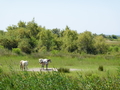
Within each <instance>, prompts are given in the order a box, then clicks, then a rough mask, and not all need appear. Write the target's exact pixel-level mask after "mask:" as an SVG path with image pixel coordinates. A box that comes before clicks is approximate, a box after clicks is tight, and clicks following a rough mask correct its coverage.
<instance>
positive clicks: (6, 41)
mask: <svg viewBox="0 0 120 90" xmlns="http://www.w3.org/2000/svg"><path fill="white" fill-rule="evenodd" d="M6 29H7V31H2V30H1V31H0V45H1V46H3V47H4V48H7V49H9V50H13V49H16V50H20V51H22V52H24V53H27V54H30V53H34V52H38V53H39V52H43V51H44V52H50V51H54V50H55V51H63V52H70V53H83V52H84V53H87V54H104V53H106V52H107V51H108V45H107V44H106V43H105V42H106V38H105V36H104V35H103V34H102V35H97V34H92V33H91V32H90V31H84V32H83V33H77V31H75V30H71V29H70V28H69V27H68V26H66V27H65V29H63V30H60V29H58V28H54V29H46V28H45V27H42V26H39V25H38V24H37V23H36V22H35V20H34V19H33V20H32V21H29V22H27V23H26V22H23V21H19V22H18V23H17V25H12V26H8V27H7V28H6ZM114 37H115V36H114ZM115 38H116V37H115Z"/></svg>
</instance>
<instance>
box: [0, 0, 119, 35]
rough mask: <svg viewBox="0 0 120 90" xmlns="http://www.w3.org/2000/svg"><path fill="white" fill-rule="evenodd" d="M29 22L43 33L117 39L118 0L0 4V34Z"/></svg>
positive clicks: (10, 0) (7, 1)
mask: <svg viewBox="0 0 120 90" xmlns="http://www.w3.org/2000/svg"><path fill="white" fill-rule="evenodd" d="M33 18H35V22H36V23H37V24H38V25H41V26H45V27H46V28H47V29H53V28H59V29H61V30H63V29H64V28H65V27H66V25H68V26H69V27H70V29H72V30H76V31H77V32H78V33H82V32H84V31H86V30H87V31H90V32H92V33H96V34H101V33H103V34H109V35H113V34H114V35H120V0H0V30H6V28H7V27H8V26H11V25H17V23H18V22H19V21H20V20H21V21H24V22H29V21H31V20H32V19H33Z"/></svg>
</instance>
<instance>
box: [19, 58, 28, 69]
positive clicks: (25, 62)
mask: <svg viewBox="0 0 120 90" xmlns="http://www.w3.org/2000/svg"><path fill="white" fill-rule="evenodd" d="M27 66H28V61H24V60H21V61H20V69H22V70H23V71H24V70H27V69H28V68H27Z"/></svg>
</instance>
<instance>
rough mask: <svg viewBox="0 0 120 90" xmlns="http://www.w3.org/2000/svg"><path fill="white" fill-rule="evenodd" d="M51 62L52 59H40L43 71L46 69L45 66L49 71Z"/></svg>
mask: <svg viewBox="0 0 120 90" xmlns="http://www.w3.org/2000/svg"><path fill="white" fill-rule="evenodd" d="M49 62H51V60H50V59H39V63H40V64H42V69H44V65H46V70H47V69H48V64H49Z"/></svg>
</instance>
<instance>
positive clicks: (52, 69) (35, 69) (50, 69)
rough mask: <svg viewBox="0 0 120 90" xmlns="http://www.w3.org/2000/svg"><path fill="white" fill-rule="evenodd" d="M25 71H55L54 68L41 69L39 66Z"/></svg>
mask: <svg viewBox="0 0 120 90" xmlns="http://www.w3.org/2000/svg"><path fill="white" fill-rule="evenodd" d="M27 71H57V69H56V68H48V69H47V70H46V69H41V68H30V69H28V70H27ZM70 71H81V69H70Z"/></svg>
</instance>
